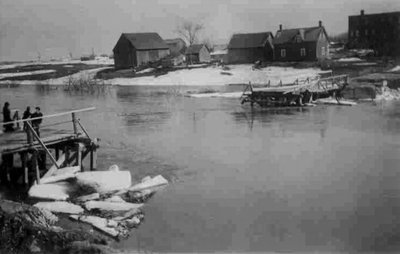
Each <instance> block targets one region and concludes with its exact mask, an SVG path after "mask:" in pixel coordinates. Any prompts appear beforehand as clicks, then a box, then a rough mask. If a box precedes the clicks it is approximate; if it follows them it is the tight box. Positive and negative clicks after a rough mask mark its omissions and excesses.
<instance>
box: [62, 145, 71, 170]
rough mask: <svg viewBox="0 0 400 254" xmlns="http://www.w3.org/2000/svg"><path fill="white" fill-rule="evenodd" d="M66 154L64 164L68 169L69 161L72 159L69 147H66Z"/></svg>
mask: <svg viewBox="0 0 400 254" xmlns="http://www.w3.org/2000/svg"><path fill="white" fill-rule="evenodd" d="M64 154H65V162H64V165H63V167H68V166H69V165H68V161H69V159H70V153H69V147H68V146H65V147H64Z"/></svg>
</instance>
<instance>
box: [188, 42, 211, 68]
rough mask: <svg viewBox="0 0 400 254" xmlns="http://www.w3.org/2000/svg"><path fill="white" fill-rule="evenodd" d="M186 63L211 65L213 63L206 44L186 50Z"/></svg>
mask: <svg viewBox="0 0 400 254" xmlns="http://www.w3.org/2000/svg"><path fill="white" fill-rule="evenodd" d="M185 56H186V62H188V63H192V64H194V63H209V62H210V61H211V56H210V51H209V50H208V48H207V47H206V45H204V44H193V45H191V46H189V47H188V48H187V49H186V53H185Z"/></svg>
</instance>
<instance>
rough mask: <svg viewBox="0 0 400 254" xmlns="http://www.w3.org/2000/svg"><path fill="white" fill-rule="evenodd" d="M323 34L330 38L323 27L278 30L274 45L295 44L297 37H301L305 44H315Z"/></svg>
mask: <svg viewBox="0 0 400 254" xmlns="http://www.w3.org/2000/svg"><path fill="white" fill-rule="evenodd" d="M321 32H323V33H325V35H326V37H327V38H328V36H327V34H326V31H325V28H324V27H323V26H321V27H319V26H317V27H305V28H294V29H283V30H278V31H277V32H276V36H275V38H274V44H283V43H291V42H295V41H294V40H295V38H296V37H300V38H301V40H302V41H304V42H315V41H318V38H319V35H320V34H321Z"/></svg>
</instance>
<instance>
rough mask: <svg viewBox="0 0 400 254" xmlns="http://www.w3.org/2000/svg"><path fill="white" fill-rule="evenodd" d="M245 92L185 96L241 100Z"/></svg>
mask: <svg viewBox="0 0 400 254" xmlns="http://www.w3.org/2000/svg"><path fill="white" fill-rule="evenodd" d="M242 95H243V92H231V93H197V94H187V95H185V96H187V97H192V98H240V97H241V96H242Z"/></svg>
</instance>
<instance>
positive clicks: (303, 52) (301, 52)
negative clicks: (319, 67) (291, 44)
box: [300, 48, 306, 56]
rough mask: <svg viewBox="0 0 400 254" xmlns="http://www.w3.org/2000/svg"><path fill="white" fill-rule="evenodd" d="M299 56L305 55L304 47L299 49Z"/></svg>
mask: <svg viewBox="0 0 400 254" xmlns="http://www.w3.org/2000/svg"><path fill="white" fill-rule="evenodd" d="M300 56H306V49H305V48H301V49H300Z"/></svg>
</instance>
